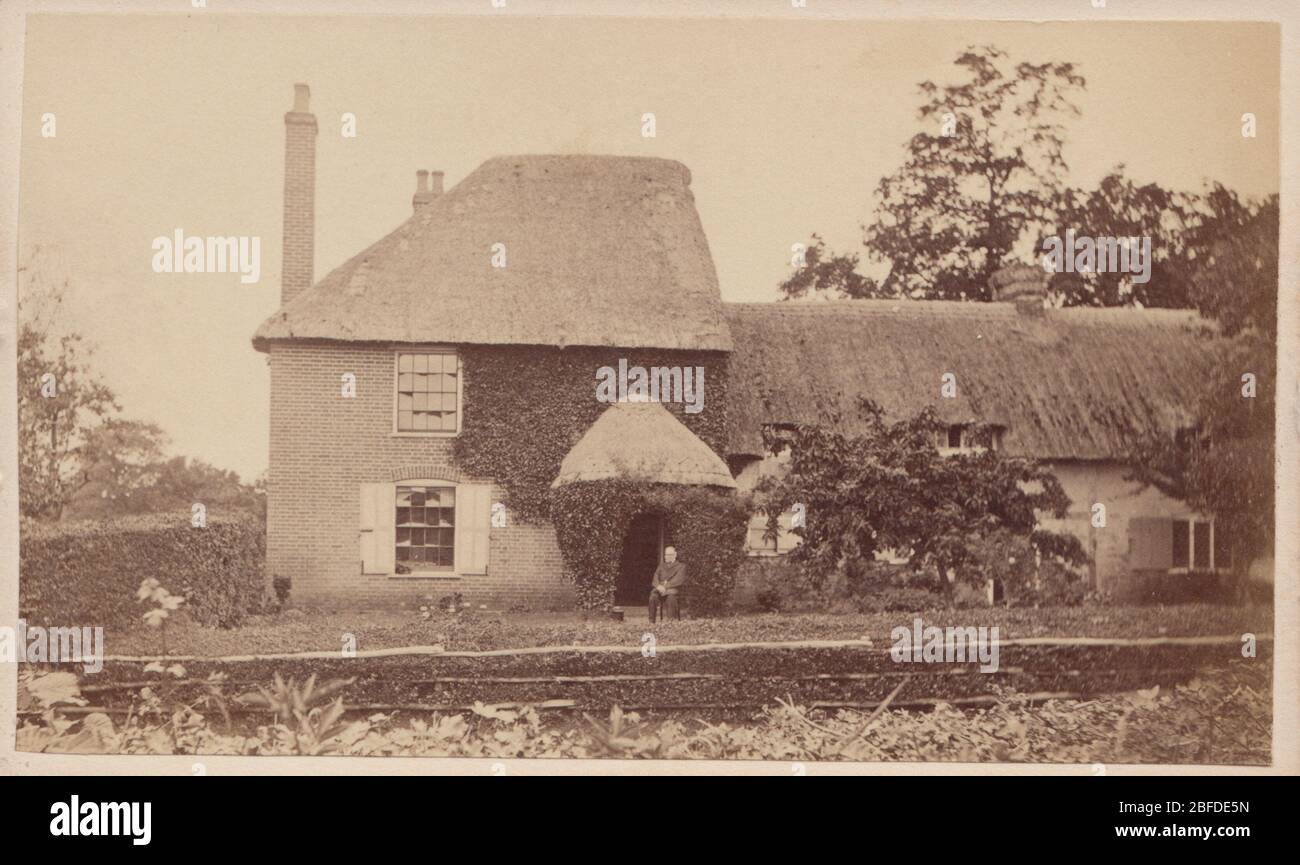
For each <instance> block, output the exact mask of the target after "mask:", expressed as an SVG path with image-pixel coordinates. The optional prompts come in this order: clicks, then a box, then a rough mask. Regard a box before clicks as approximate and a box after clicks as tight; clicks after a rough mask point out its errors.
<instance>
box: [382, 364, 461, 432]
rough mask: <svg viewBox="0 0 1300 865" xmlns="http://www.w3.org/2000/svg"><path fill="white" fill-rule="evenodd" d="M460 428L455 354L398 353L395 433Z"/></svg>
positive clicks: (457, 366) (453, 430)
mask: <svg viewBox="0 0 1300 865" xmlns="http://www.w3.org/2000/svg"><path fill="white" fill-rule="evenodd" d="M459 429H460V367H459V364H458V361H457V357H456V353H455V352H420V353H413V352H399V353H398V355H397V431H398V432H415V433H455V432H457V431H458V430H459Z"/></svg>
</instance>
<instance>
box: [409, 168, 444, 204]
mask: <svg viewBox="0 0 1300 865" xmlns="http://www.w3.org/2000/svg"><path fill="white" fill-rule="evenodd" d="M430 180H432V184H431V183H430ZM439 195H442V172H441V171H425V170H424V169H423V168H421V169H420V170H419V171H417V172H415V195H413V196H411V210H413V211H414V212H415V213H419V212H420V208H422V207H424V206H425V205H426V204H428V203H429V202H431V201H433V200H434V199H435V198H437V197H438V196H439Z"/></svg>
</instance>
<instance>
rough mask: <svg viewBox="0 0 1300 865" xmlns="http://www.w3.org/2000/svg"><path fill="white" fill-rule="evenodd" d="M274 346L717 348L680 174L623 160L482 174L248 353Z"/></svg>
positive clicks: (305, 303)
mask: <svg viewBox="0 0 1300 865" xmlns="http://www.w3.org/2000/svg"><path fill="white" fill-rule="evenodd" d="M498 243H500V244H503V245H504V248H505V255H506V259H505V261H506V266H505V267H504V268H501V267H494V266H493V262H492V256H493V246H494V244H498ZM282 339H328V340H354V341H391V342H442V343H489V344H516V345H520V344H524V345H589V346H619V347H626V348H638V347H647V348H681V349H708V350H719V351H726V350H728V349H730V348H731V339H730V337H729V336H728V333H727V326H726V322H725V321H724V320H723V317H722V309H721V296H720V294H719V292H718V279H717V274H716V272H715V271H714V268H713V259H712V257H711V256H710V254H709V247H708V242H707V241H706V240H705V237H704V231H703V228H702V227H701V225H700V219H699V215H698V214H697V213H696V211H695V199H694V196H693V195H692V194H691V190H690V172H689V171H688V170H687V168H686V166H684V165H682V164H681V163H679V162H674V161H671V160H666V159H648V158H641V157H622V156H508V157H497V158H495V159H489V160H488V161H487V162H484V163H483V164H482V165H480V166H479V167H478V168H477V169H475V170H474V171H473V172H472V173H471V174H470V175H469V176H467V177H466V178H465V179H464V180H462V181H461V182H460V183H458V184H457V185H456V186H455V187H454V188H452V189H451V190H449V191H447V192H446V193H445V194H443V195H441V196H438V197H436V198H434V199H433V200H432V201H431V202H429V203H428V204H426V205H424V206H423V207H422V208H421V209H420V210H419V211H418V212H416V213H415V215H413V216H412V217H411V218H410V219H408V220H407V221H406V222H404V223H403V224H402V225H401V226H400V227H399V228H398V229H397V230H396V231H394V232H393V233H392V234H389V235H388V236H387V237H385V238H384V239H382V240H380V241H379V242H377V243H375V244H374V245H373V246H371V247H370V248H368V249H366V250H365V251H364V252H362V253H360V254H359V255H357V256H355V257H354V258H352V259H351V260H349V261H348V262H347V263H345V264H343V265H342V266H340V267H338V268H336V269H335V270H334V271H333V272H332V273H330V274H329V275H328V276H326V277H325V278H324V279H322V280H321V281H320V282H318V283H317V284H316V285H315V286H313V287H312V288H311V289H309V290H307V291H304V292H302V294H300V295H298V296H297V297H295V298H294V299H293V300H291V301H290V302H289V303H287V304H286V305H285V306H284V307H283V308H282V309H280V311H279V312H277V313H276V314H275V315H273V316H272V317H271V318H269V319H268V320H267V321H266V322H265V323H264V324H263V325H262V326H261V327H260V328H259V329H258V331H257V334H256V335H255V336H254V337H253V344H254V345H255V346H256V347H257V348H258V349H259V350H265V349H266V347H267V343H268V341H271V340H282Z"/></svg>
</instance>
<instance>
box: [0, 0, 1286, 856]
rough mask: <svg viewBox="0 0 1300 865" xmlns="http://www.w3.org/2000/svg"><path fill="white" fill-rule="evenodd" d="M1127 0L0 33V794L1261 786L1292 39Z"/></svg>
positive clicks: (1238, 12) (518, 3) (170, 16)
mask: <svg viewBox="0 0 1300 865" xmlns="http://www.w3.org/2000/svg"><path fill="white" fill-rule="evenodd" d="M1165 5H1166V4H1159V3H1153V4H1151V6H1150V11H1147V10H1145V9H1144V8H1143V7H1142V6H1141V4H1127V8H1108V7H1107V3H1106V2H1105V0H1092V2H1090V0H1081V2H1069V3H1066V2H1062V3H1042V4H1016V3H1007V4H987V5H984V4H981V5H979V6H978V8H975V4H972V9H971V10H970V13H971V14H970V15H969V17H965V16H964V15H963V9H962V7H964V6H965V4H940V3H928V2H917V3H915V4H913V3H904V4H883V3H882V4H867V3H864V4H853V3H831V2H824V3H820V4H819V3H818V2H817V0H806V2H805V0H780V2H755V3H737V4H709V3H701V4H700V6H699V8H698V9H692V8H690V6H691V4H685V5H682V4H654V3H629V4H627V5H626V6H625V7H624V6H620V5H618V4H604V3H594V2H593V3H574V4H571V8H567V11H565V12H558V11H556V10H555V9H552V8H550V7H549V4H539V3H531V2H526V0H508V2H507V0H481V2H463V3H446V4H438V3H431V4H402V3H394V4H391V5H389V6H385V5H383V4H379V5H377V6H376V7H375V8H374V9H370V8H368V7H361V6H358V7H356V8H350V7H348V6H346V5H335V4H332V3H320V4H313V3H310V2H304V3H300V4H291V3H286V4H279V5H275V6H271V5H270V4H268V7H267V8H265V9H263V8H262V7H261V6H260V5H259V4H255V3H222V2H219V0H207V2H205V0H183V2H169V3H162V2H158V3H153V2H143V3H140V4H138V6H139V8H135V9H133V8H132V6H133V4H130V3H111V4H110V3H103V4H94V3H86V4H76V3H68V4H50V6H49V8H43V4H41V3H38V2H33V3H29V4H26V6H22V5H21V4H20V5H19V7H17V8H9V9H7V10H5V11H4V14H5V15H6V16H7V18H6V21H5V27H6V30H5V33H6V42H5V46H4V47H5V48H6V49H11V48H12V49H14V50H16V51H17V54H16V55H15V54H14V53H13V52H12V51H10V52H8V53H7V57H6V59H5V63H6V66H5V67H4V68H5V75H4V82H5V90H6V94H7V95H8V96H10V97H11V101H12V105H11V106H9V107H7V108H6V109H5V110H6V112H8V113H9V114H12V118H11V119H12V125H11V126H10V127H6V134H11V135H12V138H11V141H12V144H13V147H12V148H6V161H7V166H6V169H7V170H6V196H7V198H6V201H7V203H9V204H10V205H11V206H10V208H9V209H8V210H6V220H8V219H10V217H12V220H13V221H12V224H9V227H10V228H12V233H11V234H10V233H6V234H5V250H4V252H5V258H4V262H3V268H4V271H5V280H6V283H5V286H6V287H5V289H4V293H3V294H2V295H0V310H3V319H4V325H3V330H0V334H2V335H3V338H2V339H0V342H3V345H4V351H5V357H4V363H3V367H4V370H5V372H4V375H5V379H4V381H5V382H6V385H5V388H6V389H5V391H4V395H3V397H4V398H3V419H4V420H3V424H4V431H3V433H0V442H4V454H3V459H4V463H3V472H0V487H3V496H4V501H3V514H4V518H5V528H4V531H5V533H6V534H5V536H4V537H5V538H6V543H5V546H4V553H3V565H4V567H5V569H6V570H5V572H4V576H3V580H2V581H3V583H4V585H5V586H6V590H5V591H6V594H5V598H4V606H3V611H4V618H3V623H2V626H0V662H3V663H0V667H3V668H5V679H4V681H3V689H4V691H5V697H4V702H2V703H0V707H7V708H5V709H4V711H3V712H0V714H3V716H4V718H3V724H4V726H3V727H0V729H4V730H7V731H8V732H7V733H6V736H7V741H6V742H5V743H4V745H3V747H4V749H5V751H7V752H8V753H7V755H5V756H4V757H0V767H4V769H5V771H4V774H51V775H57V774H102V773H110V772H111V773H117V774H122V775H149V774H156V773H170V774H181V775H205V774H209V773H218V772H220V773H221V774H229V775H235V774H244V773H251V774H266V773H272V774H322V775H324V774H334V773H349V772H362V773H367V774H371V773H378V774H385V773H391V774H394V775H396V774H410V773H417V774H477V775H493V774H495V775H503V774H518V773H524V774H528V773H531V774H551V773H559V774H643V773H646V772H651V773H655V774H677V773H689V774H700V773H707V774H755V773H757V774H767V775H773V774H776V775H786V776H789V775H792V774H793V775H814V774H819V773H838V774H877V773H882V772H885V773H890V772H893V773H897V772H905V773H909V774H910V773H917V772H929V773H931V774H936V773H937V774H944V773H955V774H963V775H976V776H979V775H982V774H986V773H1000V774H1008V773H1010V774H1020V773H1026V772H1036V773H1039V774H1042V773H1049V774H1056V773H1071V774H1075V775H1089V776H1104V775H1116V774H1126V773H1130V774H1131V773H1142V772H1158V773H1177V772H1182V771H1192V770H1193V769H1195V770H1196V771H1197V772H1203V771H1211V772H1215V773H1219V774H1225V773H1226V774H1232V775H1241V774H1251V773H1257V774H1293V773H1294V772H1295V771H1296V765H1297V764H1296V758H1295V744H1296V743H1295V738H1296V726H1295V725H1296V717H1297V704H1296V683H1297V668H1296V666H1295V664H1296V658H1295V642H1294V638H1295V631H1294V627H1295V613H1296V599H1297V586H1296V572H1295V565H1296V555H1297V552H1296V534H1297V533H1296V529H1297V524H1296V512H1295V494H1296V486H1295V481H1296V475H1295V469H1294V446H1295V441H1296V438H1297V435H1298V434H1300V433H1298V430H1300V423H1298V422H1297V421H1296V375H1295V373H1296V363H1295V356H1294V349H1295V343H1294V341H1295V338H1296V336H1297V332H1298V331H1297V328H1296V320H1295V309H1294V303H1295V297H1294V295H1295V289H1294V277H1295V269H1296V261H1295V257H1296V245H1295V240H1294V236H1295V221H1294V210H1291V211H1290V216H1288V212H1287V211H1286V210H1285V209H1284V208H1283V204H1284V203H1285V204H1286V207H1287V208H1290V207H1292V205H1291V203H1290V200H1289V199H1288V200H1286V201H1285V202H1284V198H1285V197H1284V196H1283V195H1282V186H1283V184H1284V183H1286V184H1290V185H1291V187H1292V188H1293V187H1294V182H1295V178H1296V177H1297V176H1300V174H1298V173H1297V172H1296V165H1295V161H1294V156H1295V147H1294V143H1292V146H1290V147H1288V146H1287V145H1286V141H1285V140H1284V135H1283V133H1284V130H1285V129H1286V125H1287V123H1288V122H1289V123H1290V124H1291V127H1292V128H1291V129H1290V130H1289V132H1290V134H1292V135H1294V133H1295V129H1294V123H1295V116H1294V109H1295V105H1296V93H1295V90H1294V88H1291V89H1290V90H1288V88H1287V86H1285V85H1287V84H1292V83H1294V82H1293V81H1287V82H1284V62H1285V63H1293V62H1294V56H1295V55H1294V54H1292V55H1291V59H1290V60H1286V59H1285V58H1286V56H1287V54H1288V52H1287V50H1285V48H1284V45H1286V44H1289V45H1290V46H1291V48H1292V49H1294V47H1295V45H1294V41H1293V40H1294V32H1293V31H1294V27H1295V25H1296V19H1295V18H1294V16H1293V13H1294V11H1295V10H1294V8H1291V9H1290V10H1289V11H1288V10H1287V9H1286V8H1285V4H1279V5H1273V4H1269V3H1259V4H1253V3H1240V4H1228V3H1217V4H1215V3H1194V4H1187V5H1186V7H1184V8H1183V9H1182V10H1181V11H1178V10H1177V7H1176V6H1175V5H1174V4H1169V5H1170V6H1171V7H1173V8H1174V10H1175V12H1174V13H1173V14H1161V10H1164V9H1165ZM1110 7H1126V4H1122V3H1119V2H1112V3H1111V4H1110ZM1134 7H1135V8H1134ZM562 8H563V7H562ZM1137 16H1142V17H1140V18H1139V17H1137ZM1287 16H1292V17H1289V18H1288V17H1287ZM1288 28H1289V29H1288ZM1288 75H1289V73H1288ZM1290 78H1292V79H1293V78H1294V76H1293V75H1291V76H1290ZM1288 115H1289V116H1288ZM8 169H12V170H13V171H14V172H16V173H15V174H14V175H13V176H12V177H10V176H9V175H8ZM1285 219H1290V220H1291V221H1290V223H1289V224H1290V226H1291V231H1290V232H1286V231H1282V230H1281V225H1282V222H1283V220H1285ZM7 224H8V223H7ZM1288 234H1289V235H1291V237H1290V238H1288V237H1287V235H1288ZM1288 250H1289V253H1288ZM1281 285H1286V286H1287V288H1286V289H1285V290H1280V286H1281ZM10 539H11V540H12V545H11V544H10V543H9V540H10ZM1275 639H1276V640H1277V652H1276V654H1275ZM160 758H170V761H165V760H161V759H160ZM279 758H287V759H279ZM357 758H378V759H371V760H365V761H359V760H358V759H357ZM401 758H416V760H417V762H409V761H408V760H402V759H401ZM192 783H199V782H192ZM1072 783H1073V782H1072ZM1077 783H1078V784H1085V783H1086V782H1083V781H1079V782H1077ZM1097 783H1102V782H1097ZM71 790H72V788H67V790H65V792H64V793H60V794H59V795H60V796H63V799H62V800H61V801H60V802H59V803H56V804H55V805H54V806H52V807H51V811H50V815H49V816H46V817H44V818H43V820H44V822H42V823H41V824H40V826H38V827H37V829H39V831H40V832H41V833H43V834H48V835H52V836H55V837H56V840H57V836H60V835H77V834H83V835H86V834H97V833H98V834H123V835H132V837H133V839H134V841H135V843H136V844H137V845H139V844H141V843H143V844H149V843H150V842H149V840H148V829H147V825H148V814H149V812H148V811H147V810H146V811H145V812H144V815H143V818H141V815H140V814H134V819H135V820H136V822H134V823H133V822H132V821H131V819H128V818H126V817H124V818H123V821H124V822H123V823H122V825H121V826H118V824H117V823H116V822H112V826H114V827H116V828H115V829H113V830H110V829H108V828H106V827H108V826H109V825H110V822H111V821H110V820H109V816H110V815H109V814H108V812H103V813H101V812H99V811H96V808H97V807H98V806H96V805H95V804H94V803H91V802H85V801H79V800H76V799H75V798H74V799H73V800H71V801H70V802H69V800H68V799H67V798H66V795H65V793H66V792H68V791H71ZM72 792H77V791H72ZM79 795H82V796H83V799H84V796H85V795H86V794H79ZM1232 798H1240V793H1238V794H1235V795H1234V797H1232ZM1172 804H1174V805H1177V804H1178V803H1176V802H1175V803H1172ZM1237 804H1242V803H1237ZM159 807H160V805H159V804H158V803H157V802H155V804H154V808H155V812H156V809H157V808H159ZM1108 807H1109V806H1108ZM1133 807H1134V809H1136V811H1137V812H1138V813H1137V817H1140V818H1142V819H1147V818H1149V817H1150V815H1151V812H1150V811H1149V810H1148V811H1143V808H1145V806H1144V805H1142V804H1141V803H1140V801H1139V803H1138V804H1136V805H1134V806H1133ZM1120 810H1123V809H1122V808H1121V809H1120ZM1167 810H1176V809H1173V808H1172V807H1169V806H1167ZM42 813H44V812H42ZM124 813H125V812H124ZM1107 813H1109V812H1107ZM85 815H89V816H85ZM1249 817H1250V815H1249V814H1247V813H1240V814H1230V815H1228V818H1229V819H1230V818H1236V822H1237V825H1238V826H1246V825H1247V822H1246V821H1247V820H1248V818H1249ZM140 819H143V820H144V823H143V824H140V823H139V822H138V821H139V820H140ZM1097 819H1098V820H1103V819H1104V820H1107V821H1109V822H1108V823H1107V825H1106V827H1105V829H1106V832H1107V833H1109V832H1110V828H1109V824H1110V823H1116V824H1117V825H1118V823H1120V822H1123V818H1122V817H1120V818H1117V819H1116V820H1112V819H1111V818H1109V817H1107V818H1100V817H1099V818H1097ZM1142 819H1137V818H1134V819H1132V820H1130V822H1132V823H1134V824H1135V825H1136V824H1137V823H1140V822H1142ZM87 820H89V826H90V828H89V829H87V828H86V827H87V825H88V824H87ZM47 822H48V823H49V832H48V833H45V823H47ZM1192 822H1196V821H1192ZM142 826H143V827H146V828H142ZM60 827H62V828H60ZM1193 828H1194V829H1195V827H1193ZM118 829H120V830H121V831H120V832H118V831H117V830H118ZM1196 831H1200V830H1199V829H1196ZM1205 831H1206V832H1209V831H1210V830H1209V829H1205ZM1116 834H1123V833H1118V832H1117V833H1116ZM1229 834H1231V833H1229ZM1244 834H1249V831H1248V830H1247V832H1245V833H1244ZM1112 837H1113V835H1112ZM1192 837H1197V836H1196V835H1195V831H1193V832H1192ZM1207 837H1208V835H1207ZM47 840H48V839H47Z"/></svg>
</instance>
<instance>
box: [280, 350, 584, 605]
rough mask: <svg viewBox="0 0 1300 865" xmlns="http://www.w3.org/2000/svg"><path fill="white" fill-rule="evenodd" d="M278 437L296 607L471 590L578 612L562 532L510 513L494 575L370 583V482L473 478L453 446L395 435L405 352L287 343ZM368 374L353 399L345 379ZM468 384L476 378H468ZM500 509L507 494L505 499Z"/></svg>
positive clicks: (284, 538)
mask: <svg viewBox="0 0 1300 865" xmlns="http://www.w3.org/2000/svg"><path fill="white" fill-rule="evenodd" d="M270 364H271V439H270V455H271V461H270V471H269V473H268V495H267V542H266V555H267V574H268V576H287V577H290V578H291V579H292V581H293V595H292V597H293V601H294V602H295V603H302V604H306V605H314V606H323V607H347V608H351V609H366V608H377V607H393V606H400V605H403V604H406V605H418V604H419V603H422V602H423V599H424V597H425V596H426V595H432V596H433V598H434V599H435V600H437V599H438V598H439V597H441V596H442V595H446V594H451V593H455V592H460V593H462V594H463V595H464V597H465V600H467V601H469V602H470V603H472V604H475V605H477V604H480V603H486V604H488V605H489V606H492V607H494V608H498V607H506V606H510V605H512V604H526V605H528V606H530V607H533V608H537V609H548V608H568V607H571V606H572V605H573V595H572V588H571V587H570V586H568V585H567V584H565V583H564V582H563V578H562V576H561V560H560V551H559V547H558V545H557V544H556V540H555V532H554V530H553V529H552V528H551V527H550V526H547V525H523V524H520V523H518V522H517V521H516V520H515V519H514V517H513V515H511V514H508V515H507V525H506V526H505V527H504V528H492V529H491V533H490V536H489V547H488V550H489V552H488V556H489V561H488V568H487V571H488V572H487V574H486V575H478V576H463V577H428V576H397V577H390V576H380V575H373V574H368V575H364V576H363V575H362V573H361V556H360V551H359V549H360V548H359V543H358V526H359V523H360V484H362V483H375V482H388V481H392V480H394V477H395V473H397V474H399V475H400V474H402V473H403V472H405V473H407V475H408V476H409V473H410V471H412V470H418V471H419V472H420V473H421V475H422V476H427V475H425V473H426V472H427V473H428V474H429V475H433V476H435V477H441V478H446V479H449V480H465V481H478V482H487V481H490V480H491V479H490V478H470V477H463V476H462V475H461V474H460V472H459V470H458V469H457V467H456V466H455V465H454V462H453V460H452V441H453V440H452V439H451V438H449V437H448V438H442V437H440V438H433V437H408V436H395V435H393V432H392V422H393V352H392V350H391V349H390V348H389V347H387V346H382V345H358V344H350V345H331V344H324V343H319V344H292V345H287V344H277V345H274V346H272V348H271V351H270ZM345 373H352V374H354V375H355V376H356V396H355V397H353V398H347V397H343V396H342V395H341V390H342V376H343V375H344V374H345ZM463 375H464V376H465V377H466V378H468V377H469V376H472V375H473V369H472V368H469V369H465V370H464V371H463ZM493 495H494V498H493V501H496V500H498V498H499V497H500V496H501V491H500V489H499V488H494V490H493Z"/></svg>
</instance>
